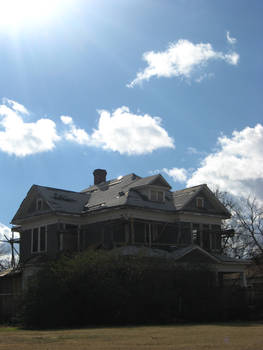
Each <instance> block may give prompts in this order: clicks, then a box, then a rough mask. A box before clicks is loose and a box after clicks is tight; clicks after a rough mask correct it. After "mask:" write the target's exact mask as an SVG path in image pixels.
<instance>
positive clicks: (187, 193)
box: [173, 184, 231, 218]
mask: <svg viewBox="0 0 263 350" xmlns="http://www.w3.org/2000/svg"><path fill="white" fill-rule="evenodd" d="M199 195H200V196H202V197H205V198H206V199H207V200H208V201H209V202H210V203H211V205H212V206H213V209H211V208H210V211H211V212H213V211H214V213H218V214H219V213H220V214H222V215H223V216H224V217H225V218H230V217H231V214H230V212H229V211H228V210H227V209H226V207H225V206H224V205H223V204H222V203H221V202H220V201H219V200H218V199H217V198H216V196H215V195H214V193H213V192H212V191H211V190H210V189H209V188H208V186H207V185H206V184H202V185H198V186H193V187H189V188H186V189H183V190H180V191H175V192H174V193H173V198H174V204H175V207H176V210H183V211H191V210H193V208H190V205H189V204H190V203H191V202H192V201H193V200H194V199H195V198H196V197H198V196H199ZM194 210H195V211H198V209H197V208H196V207H195V208H194ZM201 211H203V210H201Z"/></svg>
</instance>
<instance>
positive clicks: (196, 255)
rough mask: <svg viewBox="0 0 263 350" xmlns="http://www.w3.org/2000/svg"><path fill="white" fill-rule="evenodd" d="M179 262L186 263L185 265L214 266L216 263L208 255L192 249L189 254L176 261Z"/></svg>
mask: <svg viewBox="0 0 263 350" xmlns="http://www.w3.org/2000/svg"><path fill="white" fill-rule="evenodd" d="M178 261H179V262H185V263H186V262H187V263H195V264H196V263H200V264H201V263H202V264H203V263H207V264H215V263H217V261H216V259H215V258H214V257H212V256H211V255H210V254H209V253H207V252H205V251H203V250H201V249H193V250H191V251H190V252H189V253H187V254H185V255H184V256H182V257H181V258H179V259H178Z"/></svg>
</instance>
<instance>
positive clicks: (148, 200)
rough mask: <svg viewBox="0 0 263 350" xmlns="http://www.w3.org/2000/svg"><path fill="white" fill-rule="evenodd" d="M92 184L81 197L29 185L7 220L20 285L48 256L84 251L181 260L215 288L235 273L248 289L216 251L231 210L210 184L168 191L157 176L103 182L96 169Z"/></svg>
mask: <svg viewBox="0 0 263 350" xmlns="http://www.w3.org/2000/svg"><path fill="white" fill-rule="evenodd" d="M93 174H94V185H92V186H90V187H88V188H86V189H83V190H82V191H80V192H73V191H68V190H62V189H57V188H51V187H45V186H38V185H33V186H32V187H31V188H30V190H29V192H28V193H27V195H26V197H25V199H24V200H23V202H22V203H21V205H20V207H19V209H18V211H17V212H16V214H15V216H14V218H13V219H12V222H11V223H12V224H13V230H14V231H17V232H19V233H20V270H21V271H22V276H23V277H22V285H23V286H24V285H25V283H26V279H27V278H28V276H30V275H31V274H32V273H34V271H35V270H36V269H37V268H38V264H39V263H41V262H42V263H43V262H44V261H45V259H54V258H56V257H57V256H58V255H59V254H61V253H63V252H77V251H83V250H85V249H88V248H104V249H118V250H119V252H120V254H136V253H138V252H139V251H142V250H143V251H144V253H145V254H153V255H154V254H155V255H158V254H159V255H162V254H164V253H165V254H166V256H167V254H168V255H169V257H171V258H173V259H174V260H175V261H176V262H178V263H190V264H191V263H192V264H197V263H202V264H209V266H212V268H213V269H214V271H215V274H216V276H217V280H218V283H219V284H222V283H223V279H224V275H225V274H230V273H238V274H239V275H240V283H241V285H242V286H246V276H245V269H246V265H247V262H244V261H240V260H236V259H232V258H229V257H226V256H224V255H222V254H221V243H222V240H224V239H225V238H226V237H227V235H229V234H233V232H232V231H222V229H221V223H222V220H225V219H228V218H229V217H230V213H229V212H228V210H227V209H226V208H225V207H224V206H223V205H222V203H221V202H220V201H219V200H218V199H217V198H216V197H215V195H214V194H213V192H212V191H211V190H210V189H209V188H208V186H207V185H205V184H203V185H199V186H194V187H191V188H186V189H183V190H179V191H175V192H173V191H172V190H171V186H170V185H169V183H168V182H167V181H166V180H165V179H164V178H163V177H162V175H160V174H157V175H153V176H148V177H144V178H142V177H140V176H137V175H135V174H129V175H125V176H121V177H119V178H117V179H113V180H107V179H106V175H107V172H106V170H104V169H96V170H95V171H94V172H93Z"/></svg>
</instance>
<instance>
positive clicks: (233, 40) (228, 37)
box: [226, 31, 237, 45]
mask: <svg viewBox="0 0 263 350" xmlns="http://www.w3.org/2000/svg"><path fill="white" fill-rule="evenodd" d="M226 40H227V42H228V43H229V44H231V45H234V44H235V43H236V42H237V39H236V38H231V36H230V32H229V31H227V32H226Z"/></svg>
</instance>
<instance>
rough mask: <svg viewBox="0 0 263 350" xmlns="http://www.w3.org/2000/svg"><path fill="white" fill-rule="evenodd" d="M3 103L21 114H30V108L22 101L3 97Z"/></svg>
mask: <svg viewBox="0 0 263 350" xmlns="http://www.w3.org/2000/svg"><path fill="white" fill-rule="evenodd" d="M3 103H5V104H6V105H9V106H10V107H11V108H12V109H13V110H14V111H16V112H18V113H21V114H27V115H28V114H29V112H28V110H27V109H26V108H25V107H24V106H23V105H21V104H20V103H18V102H16V101H13V100H10V99H9V98H3Z"/></svg>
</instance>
